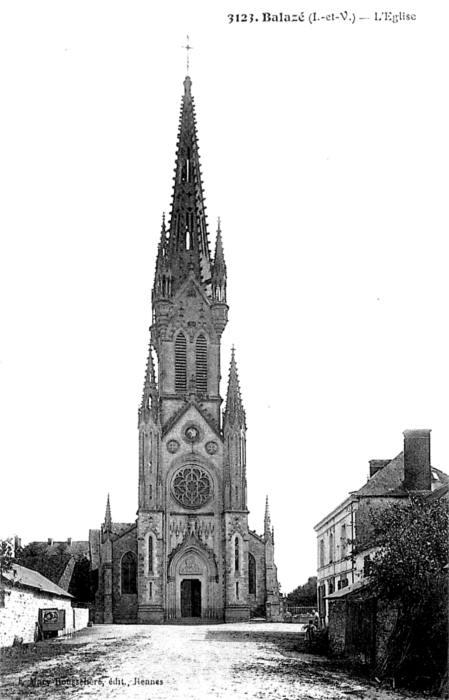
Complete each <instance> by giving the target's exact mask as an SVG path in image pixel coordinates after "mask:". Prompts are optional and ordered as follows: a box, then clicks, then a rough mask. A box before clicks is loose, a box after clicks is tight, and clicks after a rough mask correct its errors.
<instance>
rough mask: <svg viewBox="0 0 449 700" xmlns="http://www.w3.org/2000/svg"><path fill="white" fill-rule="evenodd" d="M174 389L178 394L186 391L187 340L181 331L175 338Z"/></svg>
mask: <svg viewBox="0 0 449 700" xmlns="http://www.w3.org/2000/svg"><path fill="white" fill-rule="evenodd" d="M175 391H176V393H178V394H183V393H185V392H186V391H187V341H186V337H185V335H184V334H183V333H180V334H179V335H178V336H177V338H176V340H175Z"/></svg>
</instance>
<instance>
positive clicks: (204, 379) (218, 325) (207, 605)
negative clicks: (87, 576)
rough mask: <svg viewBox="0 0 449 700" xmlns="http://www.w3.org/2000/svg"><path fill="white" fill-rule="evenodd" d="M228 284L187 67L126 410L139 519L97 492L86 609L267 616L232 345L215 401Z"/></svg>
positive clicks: (269, 550) (159, 617) (268, 562)
mask: <svg viewBox="0 0 449 700" xmlns="http://www.w3.org/2000/svg"><path fill="white" fill-rule="evenodd" d="M226 285H227V276H226V264H225V258H224V252H223V241H222V232H221V226H220V221H218V227H217V235H216V243H215V254H214V256H213V258H212V256H211V253H210V247H209V237H208V229H207V221H206V214H205V205H204V195H203V185H202V180H201V173H200V163H199V155H198V137H197V127H196V117H195V109H194V101H193V97H192V91H191V79H190V77H188V76H187V77H186V79H185V81H184V96H183V98H182V104H181V117H180V126H179V132H178V142H177V154H176V168H175V178H174V187H173V197H172V204H171V214H170V218H169V220H168V222H166V221H165V217H163V219H162V228H161V235H160V242H159V246H158V250H157V258H156V271H155V277H154V286H153V293H152V325H151V328H150V331H151V340H150V345H149V351H148V361H147V366H146V372H145V381H144V389H143V396H142V402H141V404H140V407H139V411H138V430H139V465H138V466H139V471H138V474H139V477H138V479H139V488H138V511H137V521H136V522H133V523H114V522H113V520H112V514H111V505H110V501H109V496H108V500H107V506H106V515H105V519H104V522H103V524H102V526H101V529H100V530H91V531H90V548H91V558H92V567H93V569H94V570H95V571H97V572H98V591H97V595H96V612H95V621H96V622H97V623H112V622H115V623H131V622H138V623H162V622H176V621H178V620H179V621H183V620H184V621H186V620H191V621H198V620H199V619H200V618H202V619H205V620H209V621H214V620H215V621H225V622H231V621H235V620H247V619H249V618H250V616H251V615H254V614H256V613H259V614H264V615H265V614H266V615H267V618H268V619H273V620H274V619H277V618H278V617H279V588H278V582H277V572H276V566H275V564H274V542H273V530H272V526H271V522H270V514H269V509H268V499H267V503H266V510H265V523H264V533H263V535H261V536H259V535H257V534H256V533H255V532H253V531H252V530H250V529H249V526H248V507H247V481H246V415H245V410H244V407H243V402H242V395H241V391H240V384H239V378H238V372H237V362H236V354H235V350H234V349H233V350H232V356H231V363H230V369H229V378H228V387H227V395H226V404H225V408H224V411H223V410H222V405H221V404H222V397H221V395H220V378H221V370H220V364H221V363H220V349H221V338H222V334H223V332H224V330H225V328H226V325H227V321H228V305H227V302H226Z"/></svg>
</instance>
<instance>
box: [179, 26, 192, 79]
mask: <svg viewBox="0 0 449 700" xmlns="http://www.w3.org/2000/svg"><path fill="white" fill-rule="evenodd" d="M189 41H190V40H189V35H188V34H187V46H181V48H182V49H185V50H186V51H187V75H189V51H191V50H192V49H193V46H190V44H189Z"/></svg>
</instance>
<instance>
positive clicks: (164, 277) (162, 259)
mask: <svg viewBox="0 0 449 700" xmlns="http://www.w3.org/2000/svg"><path fill="white" fill-rule="evenodd" d="M171 295H172V276H171V268H170V261H169V260H168V256H167V228H166V225H165V214H163V215H162V227H161V237H160V240H159V245H158V248H157V258H156V272H155V275H154V286H153V300H156V299H169V298H170V297H171Z"/></svg>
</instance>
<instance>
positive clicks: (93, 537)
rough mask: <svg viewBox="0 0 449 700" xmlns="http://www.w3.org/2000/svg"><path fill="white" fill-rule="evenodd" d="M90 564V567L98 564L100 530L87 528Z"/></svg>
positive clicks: (94, 567) (96, 567)
mask: <svg viewBox="0 0 449 700" xmlns="http://www.w3.org/2000/svg"><path fill="white" fill-rule="evenodd" d="M89 545H90V564H91V567H92V569H98V567H99V566H100V547H101V544H100V530H89Z"/></svg>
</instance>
